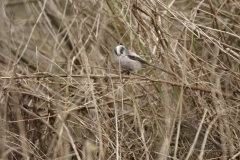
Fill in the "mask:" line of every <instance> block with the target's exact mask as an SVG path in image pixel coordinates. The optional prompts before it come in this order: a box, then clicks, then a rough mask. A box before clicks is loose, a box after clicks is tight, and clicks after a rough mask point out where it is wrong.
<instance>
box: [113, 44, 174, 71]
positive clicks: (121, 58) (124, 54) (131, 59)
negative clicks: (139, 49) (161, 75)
mask: <svg viewBox="0 0 240 160" xmlns="http://www.w3.org/2000/svg"><path fill="white" fill-rule="evenodd" d="M114 59H115V61H116V62H117V63H119V64H120V66H121V68H122V69H124V71H127V72H128V73H129V72H137V71H138V70H139V69H140V68H141V67H142V66H143V65H147V66H151V67H153V68H156V69H160V70H162V71H164V72H166V73H169V72H168V71H166V70H164V69H162V68H158V67H156V66H154V65H151V64H149V63H148V62H147V61H145V60H143V59H142V58H141V57H140V56H138V55H137V54H136V53H135V52H133V51H131V50H130V49H128V48H127V47H125V46H123V45H118V46H117V47H115V48H114ZM169 74H172V73H169Z"/></svg>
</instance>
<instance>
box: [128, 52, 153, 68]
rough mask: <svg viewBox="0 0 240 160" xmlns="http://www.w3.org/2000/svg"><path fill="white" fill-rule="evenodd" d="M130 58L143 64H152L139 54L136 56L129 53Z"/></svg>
mask: <svg viewBox="0 0 240 160" xmlns="http://www.w3.org/2000/svg"><path fill="white" fill-rule="evenodd" d="M127 56H128V58H129V59H131V60H134V61H139V62H140V63H142V64H146V65H149V66H151V65H150V64H149V63H148V62H146V61H144V60H143V59H142V58H140V57H138V56H135V55H130V54H129V55H127Z"/></svg>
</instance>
